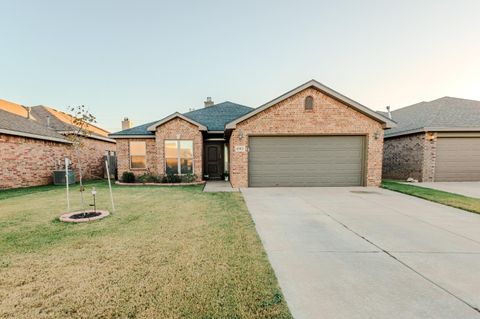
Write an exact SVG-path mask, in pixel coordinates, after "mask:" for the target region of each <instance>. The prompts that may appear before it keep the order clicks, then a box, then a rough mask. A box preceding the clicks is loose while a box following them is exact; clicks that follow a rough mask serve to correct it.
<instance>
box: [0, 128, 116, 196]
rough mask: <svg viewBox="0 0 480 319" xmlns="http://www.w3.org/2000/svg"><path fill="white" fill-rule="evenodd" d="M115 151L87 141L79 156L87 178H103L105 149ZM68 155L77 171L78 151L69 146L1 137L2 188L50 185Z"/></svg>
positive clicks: (105, 145) (100, 143)
mask: <svg viewBox="0 0 480 319" xmlns="http://www.w3.org/2000/svg"><path fill="white" fill-rule="evenodd" d="M115 149H116V146H115V144H114V143H108V142H103V141H98V140H93V139H86V140H84V146H83V148H82V149H81V151H80V152H79V153H80V157H81V159H82V163H83V172H84V176H85V179H92V178H97V177H103V165H104V164H103V155H104V154H105V150H113V151H115ZM65 156H67V157H69V158H70V159H72V161H73V168H74V169H76V167H77V163H78V162H77V158H76V155H75V152H74V150H73V148H72V147H71V146H69V145H67V144H64V143H57V142H50V141H44V140H36V139H31V138H24V137H18V136H11V135H3V134H0V188H16V187H28V186H38V185H46V184H51V183H52V182H53V178H52V172H53V170H55V168H56V165H57V163H59V162H60V163H62V164H61V165H62V168H63V162H64V159H65ZM77 175H78V174H77ZM77 177H78V176H77Z"/></svg>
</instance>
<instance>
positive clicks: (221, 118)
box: [183, 101, 253, 131]
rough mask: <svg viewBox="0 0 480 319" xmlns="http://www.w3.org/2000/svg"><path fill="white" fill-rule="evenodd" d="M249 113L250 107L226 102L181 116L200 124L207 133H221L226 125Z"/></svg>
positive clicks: (251, 109)
mask: <svg viewBox="0 0 480 319" xmlns="http://www.w3.org/2000/svg"><path fill="white" fill-rule="evenodd" d="M251 111H253V108H251V107H248V106H245V105H241V104H236V103H232V102H230V101H226V102H223V103H219V104H215V105H212V106H208V107H204V108H201V109H198V110H195V111H191V112H188V113H184V114H183V115H185V116H186V117H188V118H190V119H192V120H194V121H197V122H199V123H202V124H203V125H205V126H206V127H207V128H208V130H209V131H223V130H224V129H225V125H226V124H227V123H229V122H231V121H233V120H234V119H236V118H239V117H240V116H243V115H245V114H247V113H249V112H251Z"/></svg>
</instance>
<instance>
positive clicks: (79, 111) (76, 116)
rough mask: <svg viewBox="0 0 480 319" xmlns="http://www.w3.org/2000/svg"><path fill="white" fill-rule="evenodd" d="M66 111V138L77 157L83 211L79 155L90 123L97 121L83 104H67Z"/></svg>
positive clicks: (83, 190) (88, 134) (88, 133)
mask: <svg viewBox="0 0 480 319" xmlns="http://www.w3.org/2000/svg"><path fill="white" fill-rule="evenodd" d="M68 113H69V114H70V115H71V117H72V118H71V124H72V131H71V132H69V134H67V139H68V140H69V141H70V142H72V147H73V149H74V151H75V157H76V158H77V164H78V173H79V177H80V181H79V182H80V197H81V201H82V209H83V212H84V213H85V211H86V209H85V199H84V195H83V193H84V192H85V187H84V186H83V171H82V158H81V156H80V154H81V151H82V148H83V147H84V146H85V143H84V140H85V138H87V137H88V136H90V135H91V134H92V132H91V131H90V125H91V124H93V123H96V122H97V119H96V117H95V116H94V115H93V114H91V113H90V112H89V111H88V109H87V108H86V107H85V105H78V106H69V107H68Z"/></svg>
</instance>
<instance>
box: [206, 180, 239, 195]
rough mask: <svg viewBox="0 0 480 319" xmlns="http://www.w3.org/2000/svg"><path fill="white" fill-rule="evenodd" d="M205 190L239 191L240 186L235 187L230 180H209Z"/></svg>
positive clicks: (207, 191)
mask: <svg viewBox="0 0 480 319" xmlns="http://www.w3.org/2000/svg"><path fill="white" fill-rule="evenodd" d="M203 191H204V192H206V193H216V192H238V191H239V189H238V188H233V187H232V184H230V182H225V181H207V183H206V184H205V187H204V188H203Z"/></svg>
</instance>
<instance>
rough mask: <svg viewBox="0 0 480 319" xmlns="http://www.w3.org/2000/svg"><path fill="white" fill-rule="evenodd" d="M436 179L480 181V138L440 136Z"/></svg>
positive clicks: (438, 180)
mask: <svg viewBox="0 0 480 319" xmlns="http://www.w3.org/2000/svg"><path fill="white" fill-rule="evenodd" d="M435 181H437V182H448V181H451V182H455V181H480V138H478V137H439V138H438V140H437V157H436V160H435Z"/></svg>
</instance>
